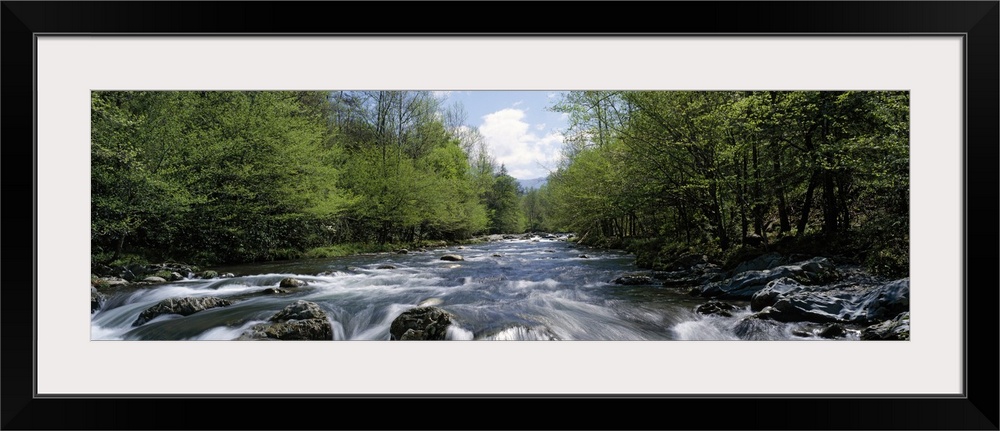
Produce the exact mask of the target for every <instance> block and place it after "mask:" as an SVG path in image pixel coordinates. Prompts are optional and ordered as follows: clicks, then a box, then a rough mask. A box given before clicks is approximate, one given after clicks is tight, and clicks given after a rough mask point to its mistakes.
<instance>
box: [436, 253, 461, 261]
mask: <svg viewBox="0 0 1000 431" xmlns="http://www.w3.org/2000/svg"><path fill="white" fill-rule="evenodd" d="M441 260H446V261H449V262H459V261H463V260H465V258H463V257H462V256H459V255H457V254H446V255H444V256H441Z"/></svg>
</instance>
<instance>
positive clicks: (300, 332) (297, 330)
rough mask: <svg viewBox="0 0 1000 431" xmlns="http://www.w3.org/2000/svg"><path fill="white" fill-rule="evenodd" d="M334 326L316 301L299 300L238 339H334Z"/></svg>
mask: <svg viewBox="0 0 1000 431" xmlns="http://www.w3.org/2000/svg"><path fill="white" fill-rule="evenodd" d="M332 339H333V326H331V325H330V321H329V320H328V319H327V317H326V313H324V312H323V310H322V309H321V308H320V307H319V305H318V304H316V303H315V302H310V301H304V300H301V299H300V300H298V301H295V302H294V303H292V304H289V305H288V306H286V307H285V308H283V309H282V310H281V311H279V312H278V313H276V314H275V315H273V316H271V318H270V319H268V322H267V323H261V324H258V325H254V326H253V327H252V328H250V329H248V330H247V331H246V332H244V333H243V334H242V335H240V336H239V337H238V338H237V340H240V341H254V340H332Z"/></svg>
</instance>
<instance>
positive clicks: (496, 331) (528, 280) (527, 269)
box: [91, 238, 801, 340]
mask: <svg viewBox="0 0 1000 431" xmlns="http://www.w3.org/2000/svg"><path fill="white" fill-rule="evenodd" d="M445 254H459V255H461V256H463V257H464V259H465V260H464V261H459V262H451V261H443V260H441V259H440V258H441V256H443V255H445ZM581 255H585V256H586V257H581ZM386 265H391V266H393V267H394V268H391V269H385V268H382V269H380V267H384V266H386ZM213 269H216V270H218V271H219V272H220V273H223V272H231V273H233V274H235V277H233V278H222V279H212V280H198V279H192V280H182V281H177V282H172V283H165V284H159V285H156V286H147V287H143V288H140V289H134V290H128V291H123V292H120V293H118V294H116V295H115V296H113V297H111V298H109V299H108V301H107V302H106V304H105V305H104V307H103V308H102V309H101V310H99V311H97V312H96V313H94V315H93V317H92V319H91V338H92V339H95V340H96V339H100V340H232V339H235V338H237V337H239V336H240V334H242V333H243V332H244V331H245V330H247V329H249V328H250V327H252V326H253V325H255V324H259V323H263V322H265V321H266V320H267V319H268V318H269V317H270V316H272V315H274V314H275V313H276V312H278V311H279V310H281V309H282V308H284V307H285V306H286V305H288V304H290V303H292V302H295V301H296V300H299V299H303V300H307V301H312V302H315V303H317V304H318V305H319V306H320V307H321V308H322V309H323V311H325V312H326V314H327V316H328V318H329V319H330V323H331V324H332V326H333V332H334V339H335V340H389V327H390V325H391V323H392V321H393V319H395V318H396V316H398V315H399V314H400V313H402V312H403V311H405V310H407V309H410V308H413V307H416V306H418V305H436V306H438V307H440V308H442V309H444V310H447V311H448V312H450V313H452V314H453V315H454V316H455V317H454V320H453V324H452V325H451V327H450V329H449V333H448V338H449V339H452V340H699V339H700V340H731V339H732V340H735V339H741V338H740V337H737V336H736V335H735V334H736V332H734V328H735V326H736V325H737V324H738V323H739V320H740V319H741V318H742V317H745V316H746V315H749V314H750V311H749V307H748V305H747V304H746V303H741V302H739V301H736V302H733V301H730V302H731V303H733V304H734V305H738V306H740V307H743V311H737V312H736V313H735V315H734V316H733V317H728V318H727V317H720V316H711V315H709V316H706V315H701V314H698V313H696V312H695V309H696V307H697V306H698V305H700V304H704V303H705V302H707V301H706V300H705V299H703V298H695V297H691V296H689V295H687V289H673V288H665V287H662V286H658V285H649V286H623V285H618V284H614V283H612V282H611V281H612V280H613V279H615V278H617V277H619V276H621V275H626V274H630V273H641V272H642V271H641V270H639V269H637V268H636V267H635V266H634V256H632V255H629V254H626V253H623V252H616V251H608V250H595V249H586V248H576V247H575V246H574V245H573V244H572V243H569V242H566V241H564V240H562V239H539V238H536V239H534V240H504V241H497V242H490V243H484V244H479V245H470V246H464V247H449V248H441V249H431V250H427V251H423V252H411V253H408V254H377V255H362V256H351V257H344V258H331V259H318V260H297V261H287V262H275V263H266V264H255V265H246V266H239V267H229V268H213ZM286 277H295V278H298V279H300V280H304V281H306V282H308V286H306V287H303V288H298V289H290V291H291V293H287V294H281V295H265V294H262V292H263V291H264V290H265V289H267V288H273V287H277V286H278V283H279V282H280V280H282V279H283V278H286ZM207 296H212V297H221V298H227V299H231V300H233V301H234V304H233V305H230V306H228V307H220V308H212V309H208V310H204V311H201V312H198V313H195V314H192V315H189V316H186V317H182V316H179V315H176V314H174V315H162V316H159V317H156V318H155V319H153V320H152V321H150V322H148V323H146V324H144V325H141V326H138V327H133V326H132V323H133V322H134V321H135V320H136V318H137V317H138V316H139V314H140V313H141V312H142V311H143V310H145V309H147V308H149V307H150V306H152V305H154V304H156V303H157V302H159V301H161V300H164V299H167V298H171V297H207ZM769 331H770V332H768V333H760V334H755V335H754V337H753V338H754V339H792V338H796V337H793V336H792V335H791V330H790V329H789V328H779V329H778V330H775V329H773V328H772V329H770V330H769ZM743 338H746V337H743ZM800 339H801V338H800Z"/></svg>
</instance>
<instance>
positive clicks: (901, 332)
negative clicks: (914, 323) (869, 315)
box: [861, 311, 910, 340]
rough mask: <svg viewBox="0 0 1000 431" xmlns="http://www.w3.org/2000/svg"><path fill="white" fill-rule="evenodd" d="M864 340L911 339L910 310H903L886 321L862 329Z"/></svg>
mask: <svg viewBox="0 0 1000 431" xmlns="http://www.w3.org/2000/svg"><path fill="white" fill-rule="evenodd" d="M861 339H862V340H909V339H910V312H909V311H907V312H903V313H900V314H899V315H897V316H896V317H894V318H892V319H891V320H886V321H884V322H880V323H877V324H875V325H871V326H869V327H867V328H865V329H862V330H861Z"/></svg>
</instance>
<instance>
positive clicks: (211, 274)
mask: <svg viewBox="0 0 1000 431" xmlns="http://www.w3.org/2000/svg"><path fill="white" fill-rule="evenodd" d="M197 276H198V278H201V279H205V280H207V279H211V278H217V277H218V276H219V273H218V272H215V271H211V270H208V271H202V272H199V273H198V274H197Z"/></svg>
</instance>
